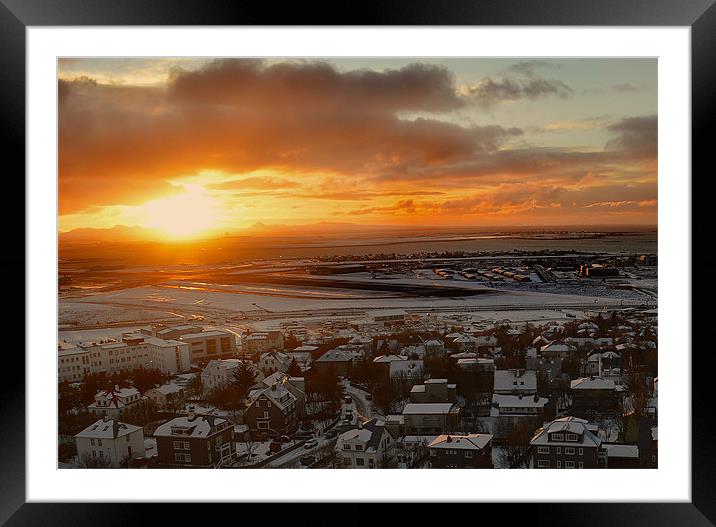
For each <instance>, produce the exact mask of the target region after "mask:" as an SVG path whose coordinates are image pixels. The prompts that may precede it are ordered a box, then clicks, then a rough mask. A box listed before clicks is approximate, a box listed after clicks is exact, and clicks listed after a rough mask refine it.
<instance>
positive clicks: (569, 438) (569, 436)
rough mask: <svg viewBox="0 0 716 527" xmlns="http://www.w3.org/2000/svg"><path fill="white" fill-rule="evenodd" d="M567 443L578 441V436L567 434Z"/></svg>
mask: <svg viewBox="0 0 716 527" xmlns="http://www.w3.org/2000/svg"><path fill="white" fill-rule="evenodd" d="M566 439H567V441H578V440H579V436H578V435H577V434H567V437H566Z"/></svg>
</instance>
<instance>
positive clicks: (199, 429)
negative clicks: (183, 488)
mask: <svg viewBox="0 0 716 527" xmlns="http://www.w3.org/2000/svg"><path fill="white" fill-rule="evenodd" d="M153 435H154V437H155V438H156V440H157V453H158V458H157V461H158V464H159V466H163V467H178V468H219V467H221V466H225V465H227V464H229V463H231V462H232V461H233V460H235V458H236V445H235V442H234V423H232V422H231V421H229V420H228V419H226V418H223V417H218V416H216V415H199V414H197V413H196V412H195V410H194V407H193V406H189V411H188V414H187V415H182V416H179V417H175V418H174V419H170V420H169V421H166V422H164V423H162V424H161V425H159V426H158V427H157V429H156V430H155V431H154V434H153Z"/></svg>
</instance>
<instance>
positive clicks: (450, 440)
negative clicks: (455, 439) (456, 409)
mask: <svg viewBox="0 0 716 527" xmlns="http://www.w3.org/2000/svg"><path fill="white" fill-rule="evenodd" d="M445 441H446V442H448V443H452V437H451V436H449V435H448V436H447V439H446V440H445Z"/></svg>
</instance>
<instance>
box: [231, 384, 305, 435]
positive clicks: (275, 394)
mask: <svg viewBox="0 0 716 527" xmlns="http://www.w3.org/2000/svg"><path fill="white" fill-rule="evenodd" d="M244 420H245V421H246V424H247V425H248V427H249V431H250V432H251V437H255V438H260V439H265V438H268V437H276V436H281V435H288V434H292V433H294V432H295V431H296V428H297V427H298V405H297V399H296V396H295V395H293V394H292V393H291V392H290V391H289V389H288V388H286V387H285V386H283V385H282V384H279V383H278V382H276V383H273V384H272V385H271V386H267V387H266V388H258V389H255V390H252V391H251V393H250V394H249V399H248V405H247V407H246V411H245V412H244Z"/></svg>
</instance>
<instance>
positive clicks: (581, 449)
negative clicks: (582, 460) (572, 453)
mask: <svg viewBox="0 0 716 527" xmlns="http://www.w3.org/2000/svg"><path fill="white" fill-rule="evenodd" d="M579 455H580V456H583V455H584V449H583V448H580V449H579Z"/></svg>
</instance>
